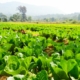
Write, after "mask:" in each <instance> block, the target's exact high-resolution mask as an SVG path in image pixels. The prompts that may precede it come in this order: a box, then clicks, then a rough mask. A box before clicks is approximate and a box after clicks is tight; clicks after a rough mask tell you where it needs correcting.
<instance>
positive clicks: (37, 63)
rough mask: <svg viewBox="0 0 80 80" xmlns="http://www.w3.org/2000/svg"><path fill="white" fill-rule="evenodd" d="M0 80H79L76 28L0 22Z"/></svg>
mask: <svg viewBox="0 0 80 80" xmlns="http://www.w3.org/2000/svg"><path fill="white" fill-rule="evenodd" d="M0 80H80V25H79V24H35V23H33V24H29V23H10V22H9V23H5V22H4V23H2V22H0Z"/></svg>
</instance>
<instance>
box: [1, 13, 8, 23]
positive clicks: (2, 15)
mask: <svg viewBox="0 0 80 80" xmlns="http://www.w3.org/2000/svg"><path fill="white" fill-rule="evenodd" d="M0 21H3V22H6V21H7V16H6V15H4V14H3V13H0Z"/></svg>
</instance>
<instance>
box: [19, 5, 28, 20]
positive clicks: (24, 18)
mask: <svg viewBox="0 0 80 80" xmlns="http://www.w3.org/2000/svg"><path fill="white" fill-rule="evenodd" d="M18 10H19V11H20V13H21V15H22V19H21V20H22V21H26V12H27V9H26V7H25V6H19V7H18Z"/></svg>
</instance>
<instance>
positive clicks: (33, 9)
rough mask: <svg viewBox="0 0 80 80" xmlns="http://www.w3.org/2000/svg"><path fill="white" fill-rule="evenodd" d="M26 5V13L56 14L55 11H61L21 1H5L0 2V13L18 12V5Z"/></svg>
mask: <svg viewBox="0 0 80 80" xmlns="http://www.w3.org/2000/svg"><path fill="white" fill-rule="evenodd" d="M20 5H21V6H26V8H27V15H31V16H33V15H35V16H36V15H47V14H56V13H62V12H61V11H60V10H59V9H57V8H54V7H49V6H36V5H30V4H26V3H21V2H7V3H0V13H1V12H2V13H4V14H8V15H9V14H14V13H16V12H18V10H17V7H18V6H20Z"/></svg>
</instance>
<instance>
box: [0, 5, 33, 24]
mask: <svg viewBox="0 0 80 80" xmlns="http://www.w3.org/2000/svg"><path fill="white" fill-rule="evenodd" d="M17 10H18V11H19V13H15V14H13V15H11V16H10V17H7V16H6V15H4V14H3V13H0V21H2V22H7V21H14V22H18V21H21V22H25V21H31V20H32V17H31V16H28V17H27V16H26V12H27V8H26V7H25V6H18V8H17Z"/></svg>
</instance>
